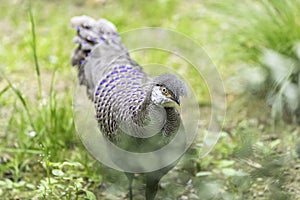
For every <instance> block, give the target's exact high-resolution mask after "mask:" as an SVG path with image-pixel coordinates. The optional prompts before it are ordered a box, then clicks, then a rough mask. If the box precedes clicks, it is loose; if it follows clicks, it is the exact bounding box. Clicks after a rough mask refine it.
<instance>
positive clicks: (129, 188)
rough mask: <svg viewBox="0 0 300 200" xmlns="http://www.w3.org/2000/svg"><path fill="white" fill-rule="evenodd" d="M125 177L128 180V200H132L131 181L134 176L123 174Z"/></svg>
mask: <svg viewBox="0 0 300 200" xmlns="http://www.w3.org/2000/svg"><path fill="white" fill-rule="evenodd" d="M125 175H126V177H127V178H128V191H129V200H132V181H133V176H134V174H133V173H128V172H125Z"/></svg>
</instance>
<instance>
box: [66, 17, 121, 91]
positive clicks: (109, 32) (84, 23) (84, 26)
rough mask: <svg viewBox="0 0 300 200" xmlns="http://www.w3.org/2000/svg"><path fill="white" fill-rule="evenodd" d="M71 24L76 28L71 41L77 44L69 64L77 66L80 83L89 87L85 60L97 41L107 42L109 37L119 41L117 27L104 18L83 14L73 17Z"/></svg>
mask: <svg viewBox="0 0 300 200" xmlns="http://www.w3.org/2000/svg"><path fill="white" fill-rule="evenodd" d="M71 26H72V27H74V28H76V29H77V36H75V37H74V39H73V42H74V43H76V44H78V46H77V48H76V49H75V50H74V52H73V55H72V57H71V64H72V65H73V66H78V78H79V81H80V84H83V85H86V86H87V87H88V88H87V89H89V83H88V80H86V77H85V76H86V75H85V71H84V70H85V69H84V65H85V63H86V60H87V58H88V56H89V55H90V53H91V51H92V50H93V49H94V48H95V46H96V45H97V44H98V43H100V42H108V41H109V39H110V38H113V40H114V42H116V41H117V42H118V43H119V42H120V39H119V38H118V34H117V28H116V27H115V25H114V24H113V23H111V22H109V21H107V20H106V19H99V20H95V19H93V18H91V17H88V16H85V15H83V16H76V17H73V18H72V19H71ZM116 36H117V37H116Z"/></svg>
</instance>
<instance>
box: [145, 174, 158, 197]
mask: <svg viewBox="0 0 300 200" xmlns="http://www.w3.org/2000/svg"><path fill="white" fill-rule="evenodd" d="M158 182H159V179H156V178H155V177H150V176H146V200H154V198H155V195H156V193H157V190H158Z"/></svg>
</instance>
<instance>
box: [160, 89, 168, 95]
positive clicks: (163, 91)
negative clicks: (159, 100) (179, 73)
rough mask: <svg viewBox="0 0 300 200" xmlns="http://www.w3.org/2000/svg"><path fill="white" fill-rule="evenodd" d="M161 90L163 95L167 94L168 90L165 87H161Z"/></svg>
mask: <svg viewBox="0 0 300 200" xmlns="http://www.w3.org/2000/svg"><path fill="white" fill-rule="evenodd" d="M161 92H162V93H163V94H165V95H166V94H168V90H167V88H165V87H161Z"/></svg>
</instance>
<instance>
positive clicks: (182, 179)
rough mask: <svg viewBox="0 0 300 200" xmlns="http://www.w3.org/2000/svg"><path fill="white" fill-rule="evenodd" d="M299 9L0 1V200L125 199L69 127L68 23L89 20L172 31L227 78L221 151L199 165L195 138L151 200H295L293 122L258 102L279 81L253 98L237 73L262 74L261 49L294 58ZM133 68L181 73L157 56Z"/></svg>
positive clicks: (197, 84)
mask: <svg viewBox="0 0 300 200" xmlns="http://www.w3.org/2000/svg"><path fill="white" fill-rule="evenodd" d="M299 4H300V3H299V1H297V0H290V1H275V0H274V1H271V0H269V1H263V0H257V1H248V0H245V1H239V2H236V1H233V0H226V1H222V2H219V3H215V1H209V0H208V1H196V0H188V1H180V0H153V1H138V0H133V1H121V0H120V1H117V0H114V1H109V0H107V1H106V0H98V1H97V0H87V1H84V0H74V1H71V0H64V1H58V0H53V1H46V0H39V1H31V2H30V1H26V0H12V1H6V0H0V8H1V12H0V28H1V31H0V39H1V43H0V69H1V71H0V72H1V75H0V196H1V198H2V199H29V198H31V199H96V198H97V199H117V198H121V199H122V198H126V195H127V193H126V188H127V182H126V177H125V176H124V175H123V174H122V173H120V172H115V171H114V170H111V169H108V168H106V167H105V166H103V165H101V164H99V163H98V162H96V161H95V160H94V159H93V158H92V157H91V156H90V155H89V154H88V152H87V151H86V150H85V149H84V147H83V145H82V144H81V141H80V139H79V138H78V136H77V135H76V131H75V128H74V124H73V112H72V97H73V92H74V89H75V86H76V70H75V69H74V68H72V67H71V66H70V63H69V60H70V55H71V52H72V50H73V49H74V44H73V43H72V38H73V36H74V33H75V31H74V30H73V29H71V27H70V26H69V23H70V22H69V20H70V18H71V17H73V16H76V15H82V14H86V15H90V16H92V17H95V18H99V17H103V18H107V19H109V20H111V21H112V22H113V23H115V24H116V26H117V27H118V30H119V31H120V32H124V31H128V30H132V29H135V28H140V27H149V26H156V27H164V28H168V29H171V30H174V31H178V32H181V33H183V34H185V35H187V36H188V37H190V38H192V39H193V40H195V41H197V42H198V43H199V44H200V45H201V46H203V47H204V49H205V50H206V51H207V53H208V55H209V56H210V57H211V59H212V60H213V62H214V63H215V64H216V66H217V67H218V69H219V71H220V73H221V75H222V77H223V79H224V84H225V88H226V95H227V101H228V102H227V103H228V105H227V106H228V108H227V117H226V121H225V124H224V128H223V132H222V133H221V137H220V140H219V142H218V143H217V145H216V146H215V148H214V149H213V151H212V152H211V153H210V154H209V155H208V156H206V157H204V158H200V157H199V155H200V150H199V149H200V148H201V141H196V142H195V144H194V145H193V146H192V148H191V149H190V150H189V151H188V152H187V154H186V156H185V157H184V158H183V159H182V161H181V162H180V163H179V164H178V166H177V167H176V168H175V169H174V170H173V171H172V172H171V173H169V174H168V175H167V176H165V177H164V178H163V179H162V181H161V184H160V191H159V193H158V197H157V198H158V199H300V175H299V174H300V173H299V172H300V161H299V154H300V147H299V146H300V145H299V143H298V146H297V142H298V138H299V136H300V129H299V125H297V124H296V122H295V116H294V115H293V114H292V115H289V113H288V114H286V113H284V112H280V117H279V119H278V117H277V116H276V115H277V114H278V113H279V112H278V109H277V110H274V107H275V106H274V102H272V103H271V104H270V103H269V104H268V103H266V98H265V96H264V95H263V94H265V93H268V91H275V94H277V93H276V92H277V91H278V90H279V91H281V90H280V88H278V87H279V86H278V85H280V84H277V85H276V87H274V86H273V85H272V84H265V85H259V89H258V90H253V89H251V88H250V87H247V86H245V84H244V83H245V81H244V80H243V79H242V78H241V76H239V74H240V72H244V70H245V69H252V67H253V66H255V67H257V68H260V69H264V70H265V69H267V68H266V67H265V66H268V63H265V62H263V61H262V60H261V57H262V56H263V55H264V51H263V49H265V48H266V49H272V50H273V51H276V52H277V53H278V54H276V55H275V57H276V56H278V55H279V54H280V55H281V54H283V55H285V56H287V57H288V58H291V59H296V58H297V51H295V49H294V46H295V44H296V43H297V42H298V40H299V38H300V17H299V13H300V5H299ZM30 7H31V9H29V8H30ZM30 10H31V11H30ZM153 39H155V38H153ZM295 52H296V53H295ZM279 57H280V56H279ZM135 59H136V60H137V61H138V62H142V61H151V60H158V61H160V62H162V63H166V64H168V65H172V66H174V68H175V69H180V67H181V66H180V65H179V64H178V62H177V61H176V60H172V59H168V57H167V56H166V55H157V54H155V52H154V53H153V54H151V55H148V54H147V55H146V56H144V55H142V56H141V55H136V57H135ZM280 59H281V57H280ZM280 59H279V60H280ZM297 66H298V65H297ZM298 67H299V66H298ZM266 73H271V72H268V71H266ZM297 73H298V74H297ZM241 74H243V73H241ZM246 75H247V76H248V75H249V77H251V74H246ZM293 75H294V74H293ZM296 75H299V71H298V72H297V71H296ZM188 76H189V78H190V80H191V81H192V82H193V83H194V84H193V89H195V90H196V91H198V92H197V98H198V101H199V105H200V109H202V110H203V112H204V113H206V112H207V110H208V108H209V104H210V99H209V94H208V91H207V89H206V87H205V86H204V85H203V84H202V82H201V80H200V81H199V80H198V79H197V75H195V74H193V73H190V74H188ZM299 77H300V76H299ZM241 79H242V80H241ZM293 80H294V79H293ZM297 80H300V78H299V79H297ZM271 83H272V82H271ZM299 83H300V81H299ZM246 85H247V84H246ZM256 89H257V88H256ZM253 94H255V95H253ZM299 97H300V96H299ZM270 105H271V106H272V107H270ZM279 110H280V109H279ZM286 115H287V117H285V116H286ZM296 117H297V116H296ZM282 118H283V119H284V120H282ZM204 123H205V122H204ZM297 152H298V153H297ZM143 187H144V185H143V184H142V177H141V176H137V177H136V181H135V183H134V188H135V189H134V196H135V199H143V191H144V190H143Z"/></svg>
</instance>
